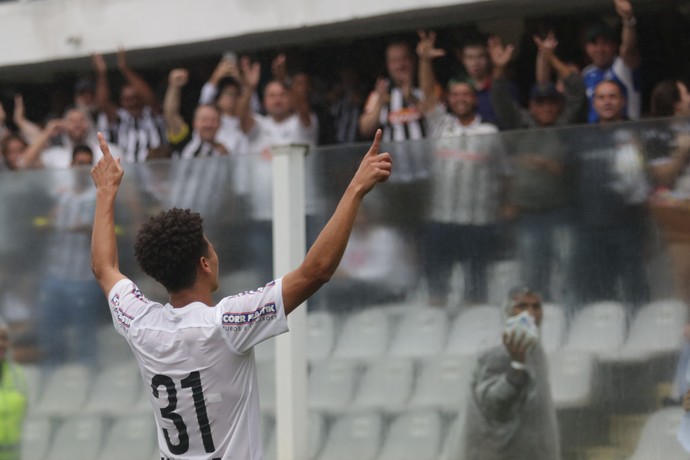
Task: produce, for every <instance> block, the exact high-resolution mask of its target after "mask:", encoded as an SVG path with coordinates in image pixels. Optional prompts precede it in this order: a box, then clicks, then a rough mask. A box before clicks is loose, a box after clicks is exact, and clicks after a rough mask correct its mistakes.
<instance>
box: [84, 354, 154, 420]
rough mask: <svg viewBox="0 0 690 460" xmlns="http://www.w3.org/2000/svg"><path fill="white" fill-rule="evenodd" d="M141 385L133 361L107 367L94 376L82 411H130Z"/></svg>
mask: <svg viewBox="0 0 690 460" xmlns="http://www.w3.org/2000/svg"><path fill="white" fill-rule="evenodd" d="M142 387H143V383H142V381H141V376H140V374H139V368H138V367H137V365H136V363H135V362H134V361H131V362H122V363H119V364H116V365H114V366H110V367H107V368H106V369H104V370H103V371H101V372H100V373H99V374H98V375H97V376H96V380H95V382H94V385H93V389H92V391H91V394H90V395H89V399H88V401H87V402H86V405H85V406H84V410H83V412H84V413H87V414H102V415H121V414H127V413H131V409H132V406H133V405H134V403H135V401H136V400H137V399H138V397H139V393H140V392H141V391H142Z"/></svg>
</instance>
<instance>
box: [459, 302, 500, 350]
mask: <svg viewBox="0 0 690 460" xmlns="http://www.w3.org/2000/svg"><path fill="white" fill-rule="evenodd" d="M502 333H503V322H502V321H501V310H500V308H499V307H495V306H492V305H481V306H476V307H470V308H467V309H465V310H463V311H462V312H461V313H460V314H459V315H458V316H457V317H456V318H455V321H454V322H453V326H452V327H451V330H450V334H449V337H448V345H447V346H446V353H447V354H449V355H461V356H474V355H477V354H479V353H480V352H482V351H484V350H486V349H488V348H491V347H493V346H494V345H498V344H500V343H501V335H502Z"/></svg>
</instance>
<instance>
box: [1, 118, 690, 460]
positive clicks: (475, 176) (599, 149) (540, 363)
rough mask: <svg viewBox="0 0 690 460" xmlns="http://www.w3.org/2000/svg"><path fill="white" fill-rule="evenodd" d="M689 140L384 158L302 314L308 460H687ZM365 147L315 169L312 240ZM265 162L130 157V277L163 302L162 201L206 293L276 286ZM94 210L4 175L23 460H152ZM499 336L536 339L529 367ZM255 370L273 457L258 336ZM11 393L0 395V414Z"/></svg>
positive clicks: (150, 433) (265, 356)
mask: <svg viewBox="0 0 690 460" xmlns="http://www.w3.org/2000/svg"><path fill="white" fill-rule="evenodd" d="M688 134H690V122H689V121H688V120H680V121H678V120H660V121H648V122H643V123H625V124H620V125H611V126H602V127H593V126H580V127H572V128H563V129H550V130H534V131H519V132H517V131H516V132H509V133H500V134H492V135H475V136H464V137H460V138H446V139H436V140H425V141H420V142H409V143H397V144H387V145H384V146H383V148H382V150H387V151H389V152H391V154H392V156H393V160H394V168H395V169H394V174H393V175H392V177H391V178H390V180H389V181H388V182H387V183H386V184H383V185H381V186H380V187H377V188H376V189H374V191H373V192H372V193H371V194H370V195H368V196H367V197H366V199H365V201H364V204H363V206H362V208H361V212H360V214H359V216H358V218H357V222H356V225H355V228H354V230H353V232H352V237H351V241H350V244H349V246H348V249H347V251H346V253H345V256H344V259H343V262H342V264H341V266H340V268H339V270H338V272H337V273H336V275H335V276H334V277H333V279H332V280H331V282H330V283H329V284H328V285H326V286H325V287H324V288H323V289H322V290H321V291H320V292H319V293H317V295H315V296H314V297H313V298H312V299H311V300H310V301H309V315H308V317H309V319H308V321H309V331H308V340H309V348H308V359H309V363H310V366H309V368H310V369H309V406H310V423H309V431H310V435H311V438H310V439H311V440H310V445H309V452H310V454H309V455H310V457H309V458H310V459H320V460H327V459H331V458H344V457H346V458H357V459H360V458H361V459H364V458H369V459H381V460H384V459H396V460H405V459H407V458H410V459H412V458H414V459H416V460H419V459H422V458H428V459H452V460H458V459H463V458H468V459H469V458H477V456H478V455H479V454H478V453H477V452H478V451H477V450H476V449H482V448H483V449H488V450H491V449H498V450H499V451H500V449H503V450H504V451H505V450H507V451H509V452H512V453H513V454H514V455H513V456H512V457H508V458H537V459H538V458H542V457H539V456H538V455H536V454H533V452H531V451H529V448H530V447H529V446H539V447H540V448H543V449H545V451H546V452H556V451H560V456H561V458H563V459H564V460H567V459H580V458H586V459H594V458H607V459H614V458H615V459H618V458H633V459H643V458H674V457H673V456H674V455H676V454H678V453H679V452H682V450H680V449H681V447H680V445H679V443H678V442H677V441H676V440H675V432H676V427H677V426H678V425H679V423H680V418H681V415H682V409H681V407H680V398H681V397H682V395H683V394H684V392H685V390H686V389H687V388H688V383H687V380H686V377H685V368H686V367H687V361H688V358H689V357H690V347H689V346H688V345H687V343H686V342H685V340H684V338H683V337H684V336H683V333H684V325H685V324H686V323H687V309H686V303H687V302H688V300H690V296H689V295H688V292H687V290H688V287H687V286H690V279H688V278H690V268H688V263H687V260H690V259H688V257H690V254H689V252H690V238H688V237H687V235H690V233H689V232H688V230H690V220H688V219H687V218H686V216H690V213H689V212H688V209H690V206H688V199H690V187H689V186H688V185H687V184H686V182H687V181H688V177H690V175H688V174H687V171H686V169H687V160H688V153H687V152H688V145H689V144H687V135H688ZM368 147H369V145H368V144H361V145H347V146H335V147H323V148H317V149H312V150H311V151H310V153H309V154H308V155H307V160H306V161H307V169H306V170H307V187H306V189H307V194H308V196H307V200H306V202H307V209H306V219H307V235H306V238H307V240H308V241H310V242H311V241H313V240H314V238H315V237H316V235H317V234H318V231H319V230H320V229H321V228H322V227H323V225H324V224H325V222H326V221H327V219H328V218H329V217H330V215H331V213H332V212H333V210H334V209H335V206H336V204H337V202H338V200H339V198H340V196H341V195H342V193H343V191H344V190H345V188H346V187H347V184H348V183H349V180H350V178H351V177H352V175H353V173H354V171H355V170H356V168H357V166H358V164H359V161H360V160H361V158H362V156H363V154H364V153H365V152H366V151H367V149H368ZM269 166H270V162H269V161H267V159H266V158H265V157H262V156H260V155H256V156H254V155H246V156H241V157H240V156H237V157H224V158H212V159H206V160H193V161H161V162H150V163H146V164H139V165H127V166H126V173H125V178H124V182H123V186H122V189H121V192H120V194H119V195H118V201H117V210H116V211H117V215H116V223H117V236H118V244H119V248H120V265H121V270H122V272H123V273H125V274H127V275H128V276H129V277H131V278H132V279H133V280H135V281H136V282H137V284H138V285H139V287H140V289H141V290H142V292H143V293H144V294H145V295H146V296H148V297H149V298H152V299H155V300H157V301H160V302H165V301H166V293H165V291H164V290H163V289H162V288H161V287H160V286H159V285H157V283H155V282H153V281H151V280H149V279H148V278H147V277H145V276H144V275H143V274H142V273H141V271H140V270H139V269H138V267H137V266H136V265H137V264H136V261H135V260H134V257H133V253H132V247H133V240H134V237H135V235H136V232H137V229H138V228H139V226H140V225H141V224H142V223H143V222H144V221H145V220H146V219H147V218H148V216H150V215H152V214H154V213H156V212H157V211H158V210H160V209H164V208H169V207H173V206H177V207H189V208H192V209H193V210H195V211H197V212H200V213H201V214H202V216H203V217H204V222H205V228H206V231H207V234H208V236H209V239H210V240H211V241H212V242H213V244H214V246H215V247H216V250H217V252H218V255H219V259H220V278H221V282H220V285H221V288H220V291H219V292H218V293H217V296H216V297H215V299H216V300H220V298H221V297H222V296H225V295H230V294H234V293H236V292H241V291H244V290H248V289H252V288H255V287H257V286H260V285H262V284H264V283H265V282H266V281H267V280H270V279H271V278H272V273H271V267H272V238H271V236H272V235H271V232H272V230H271V215H272V214H271V198H270V197H271V171H270V167H269ZM94 198H95V195H94V191H93V187H92V185H91V180H90V177H89V175H88V171H86V170H65V171H40V172H27V173H8V172H4V173H0V256H1V257H0V282H1V283H2V286H3V289H2V291H1V294H2V297H1V301H0V316H2V317H3V318H4V319H5V321H6V322H7V323H8V324H9V328H10V331H11V341H12V344H13V346H12V355H11V357H9V358H4V359H5V362H6V363H7V362H9V361H10V360H12V361H13V362H14V363H17V366H19V367H16V369H21V371H17V372H21V374H22V376H23V377H22V378H19V377H18V378H17V379H18V380H21V381H23V380H24V379H25V380H26V381H27V385H26V387H25V388H24V387H21V385H20V387H21V391H20V393H21V394H22V395H25V397H27V398H28V401H29V404H28V412H27V415H26V422H25V423H24V425H23V426H24V430H23V442H22V443H21V446H22V447H21V449H22V452H23V457H22V458H24V459H27V460H34V459H36V460H38V459H42V458H47V455H48V452H53V454H52V455H57V454H56V453H55V452H66V454H65V456H66V457H71V458H77V457H76V456H75V455H76V452H79V453H80V454H84V455H86V457H84V458H93V459H95V458H115V457H112V455H115V454H113V452H115V453H116V454H117V455H120V454H119V453H120V452H124V451H122V450H117V449H118V448H125V447H129V448H130V449H135V451H136V452H138V453H142V452H148V451H150V456H148V453H146V454H145V455H143V457H145V458H156V455H157V451H156V445H155V444H156V439H155V434H154V431H155V425H154V424H153V418H152V417H151V408H150V405H149V401H148V393H147V391H149V390H150V389H149V388H148V387H146V388H144V386H143V385H141V382H140V377H139V376H138V374H137V370H136V366H135V363H134V359H133V357H132V355H131V350H130V349H129V347H128V346H127V344H126V342H125V341H124V340H123V339H122V338H121V337H120V336H119V335H118V334H117V333H116V332H115V330H114V328H113V326H112V320H111V319H110V316H109V313H108V310H107V306H106V304H105V300H104V298H103V296H102V294H101V293H100V291H99V290H98V288H97V286H96V285H95V281H93V278H92V275H91V273H90V267H89V246H90V225H91V222H92V219H93V206H94ZM515 286H523V287H527V288H529V289H523V290H520V291H517V294H516V295H517V296H518V298H519V299H522V300H524V305H522V304H521V305H518V306H515V305H513V304H512V303H509V302H508V292H509V291H510V289H511V288H513V287H515ZM530 292H534V293H539V297H540V298H541V300H542V306H541V309H538V307H537V306H535V305H533V304H535V303H536V302H535V301H534V299H533V298H532V297H530V295H531V294H530ZM524 296H527V298H526V300H525V299H524V298H523V297H524ZM522 308H525V309H527V310H530V309H531V310H532V311H534V312H535V313H534V316H535V317H538V318H541V321H540V322H539V329H538V332H535V330H534V326H533V324H532V323H530V321H529V320H528V319H524V318H523V321H520V322H516V321H515V320H513V319H511V320H509V319H508V318H509V317H511V315H513V314H514V313H517V312H519V310H520V309H522ZM537 310H539V312H536V311H537ZM512 317H514V315H513V316H512ZM506 329H508V330H510V331H513V330H515V331H516V332H514V333H513V335H512V336H511V337H513V339H511V340H508V342H509V344H510V347H512V348H510V351H511V352H512V354H511V353H509V352H508V348H509V346H508V345H505V344H503V342H502V340H503V339H502V337H503V334H504V331H505V330H506ZM515 336H520V337H523V336H524V337H525V341H529V340H532V341H535V340H536V342H538V343H539V345H533V346H531V347H529V351H526V355H525V356H526V357H525V358H524V359H523V357H522V355H521V354H520V353H521V351H520V346H522V345H523V344H522V343H518V341H517V340H516V339H514V337H515ZM535 336H536V337H538V339H534V337H535ZM530 337H532V338H531V339H530ZM536 342H535V343H536ZM0 356H1V355H0ZM255 357H256V360H257V366H258V376H259V388H260V394H261V398H262V408H261V409H262V420H263V439H264V445H265V446H266V450H267V452H266V457H267V458H275V457H276V452H275V449H276V448H275V434H274V433H275V430H274V426H273V425H274V420H275V415H274V410H275V409H274V407H275V397H274V395H273V388H275V380H276V378H275V375H274V374H273V359H274V358H273V349H272V341H267V342H265V343H263V344H261V345H259V346H257V347H256V350H255ZM679 357H680V358H681V363H682V364H681V365H680V366H678V365H677V363H678V361H679ZM523 361H524V363H523ZM521 366H525V367H526V369H522V368H521ZM4 369H6V368H5V367H3V374H4V375H7V374H5V372H4ZM12 369H15V367H12ZM13 372H14V371H13ZM23 397H24V396H22V397H20V402H19V403H17V404H18V405H17V404H15V405H13V406H10V405H6V406H2V404H3V400H2V399H0V414H4V415H3V416H4V417H6V420H7V421H8V422H10V423H11V421H12V420H15V421H16V420H17V415H18V414H20V413H21V407H22V406H21V398H23ZM13 411H14V412H13ZM467 420H470V421H471V422H472V423H466V421H467ZM0 423H2V420H0ZM17 430H19V428H17ZM2 433H3V432H2V431H0V445H3V446H5V445H10V444H12V443H15V444H16V443H19V439H20V438H19V432H16V433H14V434H12V433H13V432H12V431H11V430H9V431H6V432H5V433H9V434H7V435H6V436H7V438H3V437H2V436H3V435H2ZM85 433H86V434H85ZM12 436H15V437H14V438H13V437H12ZM78 436H81V438H78ZM127 436H130V437H129V438H127ZM85 439H87V440H88V441H85ZM123 439H127V440H128V441H127V442H123V441H122V440H123ZM479 441H481V442H479ZM89 449H90V450H89ZM147 449H148V451H147ZM473 449H474V450H473ZM521 449H527V450H524V451H521ZM130 452H132V450H130ZM650 452H654V454H650ZM106 455H110V457H106ZM117 455H116V456H117ZM548 455H551V454H548ZM554 455H555V456H550V457H544V458H550V459H552V458H557V455H558V454H554ZM681 455H683V454H681ZM101 456H102V457H101ZM119 458H130V457H128V456H127V455H125V454H122V455H120V457H119ZM132 458H133V457H132ZM499 458H500V457H499Z"/></svg>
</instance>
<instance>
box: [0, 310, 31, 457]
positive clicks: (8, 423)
mask: <svg viewBox="0 0 690 460" xmlns="http://www.w3.org/2000/svg"><path fill="white" fill-rule="evenodd" d="M27 402H28V398H27V384H26V377H25V376H24V372H23V371H22V369H21V367H19V366H18V365H17V364H15V363H14V362H12V358H11V354H10V331H9V328H8V327H7V323H5V321H4V320H3V319H2V318H0V460H19V458H20V454H21V449H20V447H21V438H22V426H23V424H24V416H25V415H26V408H27Z"/></svg>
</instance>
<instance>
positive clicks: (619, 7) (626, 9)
mask: <svg viewBox="0 0 690 460" xmlns="http://www.w3.org/2000/svg"><path fill="white" fill-rule="evenodd" d="M613 4H614V6H615V7H616V13H618V16H620V17H621V19H623V20H624V21H630V20H631V19H632V18H633V7H632V4H631V3H630V0H613Z"/></svg>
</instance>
